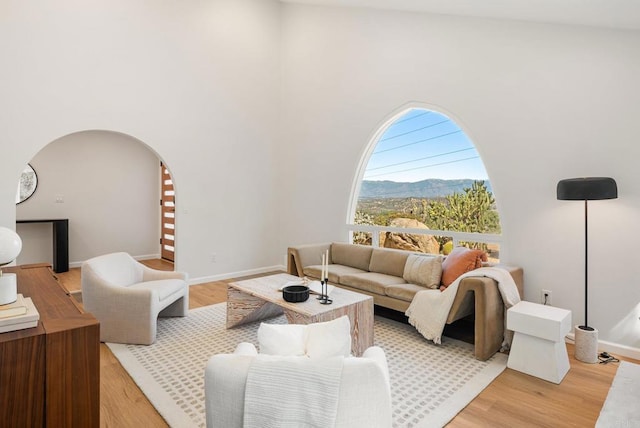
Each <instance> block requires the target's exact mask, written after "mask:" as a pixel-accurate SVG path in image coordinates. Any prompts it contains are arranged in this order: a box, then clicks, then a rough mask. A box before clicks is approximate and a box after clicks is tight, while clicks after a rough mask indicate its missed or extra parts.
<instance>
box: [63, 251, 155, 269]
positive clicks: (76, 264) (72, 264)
mask: <svg viewBox="0 0 640 428" xmlns="http://www.w3.org/2000/svg"><path fill="white" fill-rule="evenodd" d="M132 257H133V258H134V259H136V260H149V259H159V258H160V254H146V255H142V256H132ZM82 263H84V262H70V263H69V267H70V268H79V267H81V266H82Z"/></svg>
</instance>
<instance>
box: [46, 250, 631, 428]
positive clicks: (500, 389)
mask: <svg viewBox="0 0 640 428" xmlns="http://www.w3.org/2000/svg"><path fill="white" fill-rule="evenodd" d="M144 263H145V264H147V265H149V266H150V267H153V268H156V269H165V270H172V269H173V265H172V264H171V263H168V262H165V261H161V260H150V261H145V262H144ZM57 276H58V279H59V281H60V282H61V283H62V284H63V285H64V286H65V287H66V288H67V289H68V290H69V291H72V292H73V291H79V290H80V271H79V269H77V268H75V269H71V270H70V271H69V272H66V273H63V274H57ZM229 281H232V280H229ZM229 281H219V282H212V283H206V284H200V285H194V286H191V287H190V293H189V299H190V304H189V306H190V307H191V308H197V307H201V306H207V305H211V304H214V303H220V302H224V301H225V300H226V284H227V282H229ZM425 346H429V345H425ZM567 348H568V351H569V359H570V363H571V369H570V370H569V373H568V374H567V376H566V377H565V378H564V380H563V381H562V383H561V384H560V385H556V384H553V383H550V382H546V381H544V380H541V379H538V378H534V377H532V376H528V375H526V374H523V373H520V372H517V371H514V370H511V369H506V370H505V371H504V372H503V373H502V374H501V375H500V376H498V378H497V379H496V380H495V381H494V382H493V383H492V384H491V385H489V387H487V388H486V389H485V390H484V391H482V392H481V393H480V395H479V396H478V397H476V399H474V400H473V401H472V402H471V403H470V404H469V405H468V406H467V407H466V408H465V409H464V410H462V412H460V413H459V414H458V415H457V416H456V417H455V419H453V421H451V423H450V424H449V425H448V427H454V428H455V427H592V426H594V424H595V422H596V420H597V418H598V414H599V413H600V409H601V408H602V405H603V403H604V400H605V398H606V396H607V392H608V390H609V387H610V386H611V382H612V381H613V377H614V376H615V373H616V370H617V368H618V364H616V363H610V364H586V363H582V362H580V361H577V360H575V359H574V358H573V345H570V344H568V345H567ZM626 360H627V361H631V362H636V363H640V361H635V360H630V359H626ZM416 370H419V367H416ZM363 398H364V397H363ZM100 410H101V414H100V419H101V426H102V427H136V428H137V427H140V426H145V427H166V426H167V424H166V423H165V422H164V420H163V419H162V417H160V415H159V414H158V412H157V411H156V410H155V408H154V407H153V406H152V405H151V403H149V401H148V400H147V398H146V397H145V395H144V394H143V393H142V392H141V391H140V389H139V388H138V387H137V385H136V384H135V383H134V382H133V380H132V379H131V378H130V377H129V375H128V373H127V372H126V371H125V370H124V369H123V368H122V366H121V365H120V363H119V362H118V360H117V359H116V358H115V357H114V356H113V354H112V353H111V351H110V350H109V348H108V347H107V346H106V345H104V344H101V345H100Z"/></svg>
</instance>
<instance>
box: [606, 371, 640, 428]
mask: <svg viewBox="0 0 640 428" xmlns="http://www.w3.org/2000/svg"><path fill="white" fill-rule="evenodd" d="M638 402H640V365H638V364H634V363H630V362H628V361H621V362H620V367H618V371H617V372H616V376H615V377H614V378H613V382H612V383H611V388H610V389H609V393H608V394H607V399H606V400H605V402H604V405H603V406H602V410H600V416H599V417H598V421H597V422H596V428H623V427H624V428H627V427H628V428H633V427H636V428H637V427H640V406H638Z"/></svg>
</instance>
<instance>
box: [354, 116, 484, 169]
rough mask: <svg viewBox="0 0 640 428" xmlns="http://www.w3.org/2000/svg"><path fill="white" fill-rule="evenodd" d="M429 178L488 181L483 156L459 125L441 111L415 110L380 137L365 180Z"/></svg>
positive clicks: (399, 119) (402, 117) (398, 120)
mask: <svg viewBox="0 0 640 428" xmlns="http://www.w3.org/2000/svg"><path fill="white" fill-rule="evenodd" d="M427 178H441V179H447V180H448V179H456V178H471V179H476V180H488V178H487V172H486V171H485V169H484V165H483V164H482V160H481V159H480V155H479V154H478V152H477V151H476V149H475V146H474V145H473V143H472V142H471V141H470V140H469V138H467V136H466V135H465V133H464V132H463V131H462V130H461V129H460V127H458V125H456V124H455V123H454V122H453V121H452V120H450V119H449V118H448V117H446V116H444V115H442V114H440V113H438V112H435V111H431V110H423V109H412V110H410V111H409V112H407V113H406V114H404V115H403V116H401V117H399V118H398V119H397V120H396V121H395V122H394V123H393V124H392V125H391V126H389V128H387V130H386V131H385V132H384V134H383V135H382V136H381V137H380V140H378V144H377V145H376V148H375V150H374V152H373V154H372V155H371V157H370V158H369V163H368V165H367V169H366V170H365V174H364V180H374V181H382V180H390V181H397V182H416V181H421V180H425V179H427Z"/></svg>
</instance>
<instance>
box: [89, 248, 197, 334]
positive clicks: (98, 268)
mask: <svg viewBox="0 0 640 428" xmlns="http://www.w3.org/2000/svg"><path fill="white" fill-rule="evenodd" d="M81 282H82V303H83V305H84V309H85V310H86V311H87V312H91V313H92V314H93V315H94V316H95V317H96V318H97V319H98V321H100V341H102V342H117V343H135V344H141V345H150V344H152V343H153V342H155V340H156V329H157V318H158V316H168V317H171V316H185V315H187V312H188V311H189V287H188V285H187V274H186V273H182V272H171V271H161V270H156V269H151V268H149V267H147V266H145V265H143V264H142V263H139V262H138V261H136V260H135V259H134V258H133V257H131V256H130V255H129V254H127V253H112V254H106V255H103V256H98V257H94V258H92V259H89V260H87V261H85V262H84V263H83V264H82V268H81Z"/></svg>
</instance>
